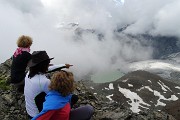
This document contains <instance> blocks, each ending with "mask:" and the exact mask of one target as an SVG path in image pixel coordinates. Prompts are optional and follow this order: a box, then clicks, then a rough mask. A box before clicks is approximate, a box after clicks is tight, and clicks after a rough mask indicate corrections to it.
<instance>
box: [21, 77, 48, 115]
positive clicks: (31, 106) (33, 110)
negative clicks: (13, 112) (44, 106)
mask: <svg viewBox="0 0 180 120" xmlns="http://www.w3.org/2000/svg"><path fill="white" fill-rule="evenodd" d="M49 84H50V80H49V79H47V77H46V76H45V75H44V74H39V75H35V76H34V77H32V78H31V79H30V78H28V74H27V75H26V77H25V87H24V95H25V102H26V111H27V113H28V114H29V115H30V116H31V117H34V116H36V115H37V114H38V113H39V110H38V108H37V106H36V104H35V97H36V96H37V95H38V94H39V93H41V92H45V93H46V94H47V92H48V91H49V90H48V86H49Z"/></svg>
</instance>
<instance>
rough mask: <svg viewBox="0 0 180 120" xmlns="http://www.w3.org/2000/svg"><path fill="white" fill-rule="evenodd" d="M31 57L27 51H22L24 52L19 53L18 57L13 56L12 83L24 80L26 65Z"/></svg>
mask: <svg viewBox="0 0 180 120" xmlns="http://www.w3.org/2000/svg"><path fill="white" fill-rule="evenodd" d="M30 59H31V54H30V53H28V52H26V51H22V54H20V55H17V57H14V56H13V57H12V65H11V83H19V82H21V81H23V80H24V78H25V76H26V67H27V64H28V62H29V60H30Z"/></svg>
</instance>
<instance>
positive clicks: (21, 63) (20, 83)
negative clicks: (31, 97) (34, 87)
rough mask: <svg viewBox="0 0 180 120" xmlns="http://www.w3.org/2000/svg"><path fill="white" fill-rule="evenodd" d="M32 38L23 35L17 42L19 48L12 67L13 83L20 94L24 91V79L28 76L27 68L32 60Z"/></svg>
mask: <svg viewBox="0 0 180 120" xmlns="http://www.w3.org/2000/svg"><path fill="white" fill-rule="evenodd" d="M32 42H33V40H32V38H31V37H29V36H25V35H22V36H20V37H19V38H18V40H17V46H18V48H17V49H16V51H15V52H14V55H13V56H12V65H11V81H10V82H11V83H12V84H13V85H14V86H15V87H16V88H17V90H18V91H19V92H23V91H24V78H25V76H26V68H27V64H28V62H29V60H30V59H31V54H30V47H31V45H32Z"/></svg>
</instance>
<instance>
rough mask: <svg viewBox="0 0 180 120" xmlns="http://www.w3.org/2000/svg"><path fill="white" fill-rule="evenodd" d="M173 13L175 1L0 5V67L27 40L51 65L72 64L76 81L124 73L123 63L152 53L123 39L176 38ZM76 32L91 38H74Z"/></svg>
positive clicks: (13, 0) (179, 25)
mask: <svg viewBox="0 0 180 120" xmlns="http://www.w3.org/2000/svg"><path fill="white" fill-rule="evenodd" d="M179 11H180V1H179V0H122V1H120V0H93V1H92V0H70V1H67V0H0V28H1V30H0V41H1V44H0V63H2V62H4V61H5V60H6V59H8V58H10V57H11V56H12V54H13V53H14V51H15V50H16V48H17V45H16V41H17V39H18V37H19V36H21V35H28V36H31V37H32V38H33V45H32V47H31V53H32V52H33V51H37V50H46V51H47V53H48V55H49V56H50V57H54V58H55V59H53V60H52V63H53V64H62V63H69V64H73V65H74V66H73V67H72V68H71V70H72V71H73V72H74V73H75V74H76V75H78V76H83V75H86V74H88V73H92V72H94V71H95V72H98V71H104V70H108V69H119V68H120V69H124V68H125V67H126V66H125V65H126V63H127V61H139V60H146V59H150V58H151V57H152V51H153V50H152V48H151V46H143V45H142V44H141V43H140V42H139V41H138V40H131V39H129V38H128V37H127V36H126V34H134V35H136V34H142V33H149V34H152V35H169V36H177V37H180V22H179V21H180V17H179V16H180V12H179ZM71 23H75V24H74V25H75V26H74V27H72V24H71ZM127 24H128V25H129V26H128V28H127V29H126V30H124V32H123V33H118V34H116V35H115V34H114V31H115V30H116V29H117V28H118V27H123V26H125V25H127ZM78 28H81V29H83V30H86V29H89V30H96V32H95V34H92V33H89V32H83V34H82V35H81V37H80V36H78V35H77V34H76V33H77V29H78ZM96 33H100V34H103V35H104V38H103V40H98V37H97V34H96ZM117 36H118V38H117Z"/></svg>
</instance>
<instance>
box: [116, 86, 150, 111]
mask: <svg viewBox="0 0 180 120" xmlns="http://www.w3.org/2000/svg"><path fill="white" fill-rule="evenodd" d="M118 88H119V91H120V92H121V93H122V94H124V96H125V97H126V98H129V99H130V100H131V102H128V104H130V105H131V108H130V109H131V110H132V112H134V113H138V112H139V111H140V109H139V107H143V108H144V106H142V105H145V106H150V105H149V104H147V103H145V102H144V101H143V99H142V98H141V97H139V95H138V94H137V93H135V92H131V91H130V90H129V89H126V88H121V87H120V86H119V85H118ZM146 109H149V108H148V107H147V108H146Z"/></svg>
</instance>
